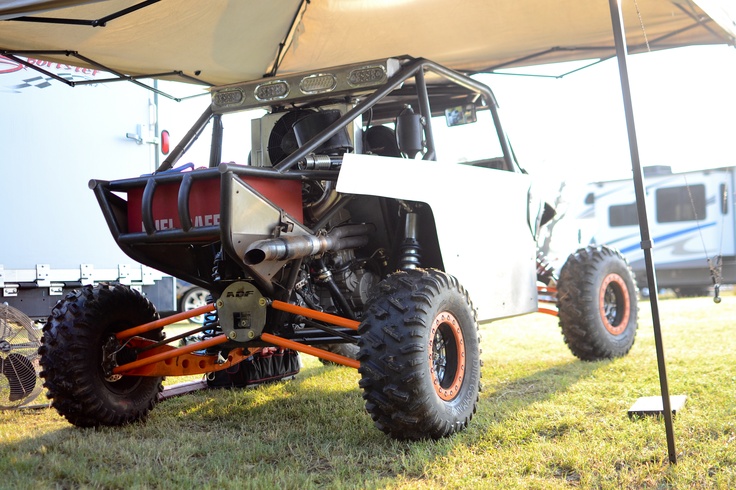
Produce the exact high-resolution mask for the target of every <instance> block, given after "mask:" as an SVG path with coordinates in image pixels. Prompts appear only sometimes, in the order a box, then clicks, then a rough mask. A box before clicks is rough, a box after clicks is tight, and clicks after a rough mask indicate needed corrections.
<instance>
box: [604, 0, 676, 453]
mask: <svg viewBox="0 0 736 490" xmlns="http://www.w3.org/2000/svg"><path fill="white" fill-rule="evenodd" d="M608 4H609V6H610V9H611V24H612V27H613V38H614V41H615V43H616V59H617V60H618V71H619V77H620V78H621V94H622V95H623V99H624V111H625V113H626V127H627V132H628V136H629V151H630V153H631V164H632V166H631V171H632V173H633V174H634V190H635V193H636V210H637V213H638V217H639V231H640V233H641V248H642V249H643V250H644V263H645V265H646V270H647V286H648V287H649V303H650V305H651V309H652V323H653V326H654V343H655V346H656V349H657V366H658V368H659V386H660V390H661V392H662V409H663V415H664V424H665V431H666V433H667V449H668V452H669V460H670V463H677V453H676V452H675V434H674V430H673V428H672V408H671V406H670V394H669V387H668V385H667V369H666V366H665V361H664V347H663V345H662V329H661V326H660V323H659V302H658V290H657V277H656V275H655V273H654V262H653V261H652V245H653V243H652V239H651V237H650V235H649V222H648V221H647V205H646V199H645V194H644V174H643V172H642V168H641V161H640V160H639V145H638V143H637V140H636V127H635V125H634V110H633V106H632V103H631V88H630V86H629V72H628V68H627V65H626V56H627V51H626V37H625V35H624V23H623V15H622V11H621V2H620V0H608Z"/></svg>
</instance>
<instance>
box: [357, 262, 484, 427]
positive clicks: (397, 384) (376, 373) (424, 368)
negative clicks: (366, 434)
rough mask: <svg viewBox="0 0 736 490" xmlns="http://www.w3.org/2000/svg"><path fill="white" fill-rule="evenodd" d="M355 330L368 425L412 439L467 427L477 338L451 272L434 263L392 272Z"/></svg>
mask: <svg viewBox="0 0 736 490" xmlns="http://www.w3.org/2000/svg"><path fill="white" fill-rule="evenodd" d="M359 333H360V340H359V343H358V345H359V346H360V352H359V354H358V359H359V360H360V369H359V371H360V373H361V375H362V378H361V381H360V387H361V388H362V389H363V398H364V399H365V401H366V403H365V406H366V409H367V410H368V412H369V413H370V414H371V417H372V419H373V421H374V422H375V425H376V427H378V428H379V429H380V430H382V431H383V432H385V433H386V434H389V435H390V436H391V437H394V438H397V439H412V440H415V439H426V438H433V439H438V438H440V437H444V436H449V435H451V434H454V433H455V432H458V431H461V430H463V429H464V428H465V427H467V425H468V422H470V419H471V418H472V417H473V414H474V413H475V408H476V405H477V402H478V393H479V392H480V377H481V373H480V368H481V361H480V347H479V342H480V338H479V335H478V323H477V317H476V312H475V309H474V308H473V305H472V303H471V301H470V298H469V296H468V293H467V292H466V291H465V289H464V288H463V287H462V286H461V285H460V284H459V283H458V281H457V279H455V278H454V277H452V276H449V275H447V274H445V273H443V272H440V271H437V270H413V271H402V272H397V273H394V274H392V275H391V276H389V277H388V278H387V279H386V280H384V281H382V282H381V283H380V284H379V285H378V286H377V294H376V296H375V297H374V298H373V299H372V300H371V301H370V302H369V305H368V308H367V312H366V314H365V316H364V318H363V321H362V323H361V326H360V329H359Z"/></svg>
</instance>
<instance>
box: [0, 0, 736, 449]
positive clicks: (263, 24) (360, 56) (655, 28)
mask: <svg viewBox="0 0 736 490" xmlns="http://www.w3.org/2000/svg"><path fill="white" fill-rule="evenodd" d="M622 3H623V5H621V4H622ZM278 7H279V8H278V10H277V9H275V8H274V2H264V1H259V0H210V1H207V2H203V1H200V0H11V1H9V2H8V1H6V2H4V4H3V5H2V6H0V55H3V54H4V55H6V56H11V57H14V59H16V60H18V59H19V58H17V56H23V55H25V56H35V57H39V58H42V59H46V60H53V61H59V62H62V63H73V64H76V65H87V66H90V67H96V68H100V69H105V70H106V71H112V72H113V73H115V74H116V75H118V76H121V77H123V78H133V77H135V78H138V77H145V76H148V77H153V78H171V77H172V76H180V77H183V78H185V79H187V80H189V81H198V82H201V83H205V84H225V83H231V82H238V81H246V80H254V79H257V78H261V77H263V76H273V75H277V74H285V73H291V72H299V71H311V70H318V69H320V68H323V67H327V66H335V65H340V64H347V63H353V62H360V61H364V60H370V59H376V58H382V57H390V56H396V55H402V54H409V55H412V56H421V57H424V58H427V59H431V60H433V61H436V62H438V63H441V64H444V65H446V66H448V67H450V68H454V69H456V70H459V71H464V72H467V73H478V72H490V71H493V70H496V69H498V68H505V67H513V66H530V65H534V64H542V63H553V62H560V61H572V60H589V59H596V58H598V59H605V58H610V57H613V56H616V57H617V59H618V61H619V71H620V73H621V85H622V94H623V98H624V105H625V111H626V122H627V126H628V129H629V140H630V149H631V159H632V168H633V171H634V183H635V188H636V198H637V208H638V216H639V223H640V228H641V236H642V248H643V249H644V255H645V262H646V265H647V279H648V284H649V289H650V291H652V292H654V294H653V295H652V297H651V301H650V303H651V308H652V317H653V323H654V332H655V344H656V348H657V360H658V367H659V373H660V385H661V388H662V404H663V415H664V418H665V424H666V426H667V439H668V449H669V457H670V461H671V462H676V453H675V448H674V435H673V431H672V414H671V410H670V403H669V390H668V388H667V380H666V379H667V377H666V370H665V364H664V354H663V349H662V339H661V331H660V326H659V312H658V306H657V295H656V291H657V287H656V279H655V276H654V266H653V263H652V258H651V247H652V242H651V240H650V238H649V230H648V224H647V216H646V205H645V202H644V190H643V182H642V181H643V177H642V170H641V164H640V162H639V156H638V148H637V142H636V131H635V128H634V118H633V111H632V108H631V94H630V90H629V84H628V73H627V67H626V54H627V51H628V52H629V53H636V52H640V51H649V50H656V49H667V48H674V47H678V46H686V45H695V44H724V43H725V44H732V45H733V44H734V43H736V5H734V2H733V0H608V2H606V1H605V0H598V1H595V2H594V1H592V0H588V1H586V2H582V1H569V0H561V1H556V2H549V1H544V0H493V1H489V0H463V1H462V2H457V1H455V2H450V1H449V0H280V1H279V3H278ZM69 57H73V58H75V59H74V60H70V59H69ZM49 75H51V74H50V73H49Z"/></svg>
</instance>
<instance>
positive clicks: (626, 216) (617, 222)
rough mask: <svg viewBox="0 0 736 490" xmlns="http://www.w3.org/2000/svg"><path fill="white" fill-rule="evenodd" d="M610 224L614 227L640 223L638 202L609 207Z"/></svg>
mask: <svg viewBox="0 0 736 490" xmlns="http://www.w3.org/2000/svg"><path fill="white" fill-rule="evenodd" d="M608 224H609V226H612V227H614V226H631V225H638V224H639V218H638V216H637V214H636V203H633V202H632V203H631V204H619V205H616V206H611V207H610V208H608Z"/></svg>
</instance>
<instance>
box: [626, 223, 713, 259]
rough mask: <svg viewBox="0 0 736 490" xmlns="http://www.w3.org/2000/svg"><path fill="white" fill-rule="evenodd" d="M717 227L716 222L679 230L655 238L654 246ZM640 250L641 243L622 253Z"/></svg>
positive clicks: (627, 248) (629, 247)
mask: <svg viewBox="0 0 736 490" xmlns="http://www.w3.org/2000/svg"><path fill="white" fill-rule="evenodd" d="M715 225H716V223H715V221H714V222H712V223H706V224H704V225H701V226H693V227H691V228H685V229H684V230H679V231H675V232H672V233H668V234H666V235H662V236H659V237H654V244H655V245H656V244H657V243H659V242H662V241H665V240H670V239H672V238H675V237H678V236H680V235H686V234H688V233H691V232H693V231H697V230H699V229H700V230H702V229H703V228H710V227H711V226H715ZM639 248H641V244H640V243H637V244H635V245H629V246H628V247H626V248H622V249H621V250H620V252H621V253H622V254H627V253H629V252H633V251H634V250H637V249H639Z"/></svg>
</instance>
